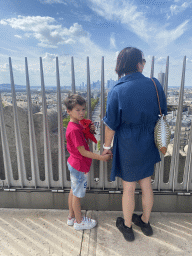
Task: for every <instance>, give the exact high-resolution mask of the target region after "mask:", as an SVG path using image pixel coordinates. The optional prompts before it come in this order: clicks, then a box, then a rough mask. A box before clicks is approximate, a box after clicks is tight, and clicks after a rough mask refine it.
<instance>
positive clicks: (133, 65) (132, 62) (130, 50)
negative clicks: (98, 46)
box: [115, 47, 143, 78]
mask: <svg viewBox="0 0 192 256" xmlns="http://www.w3.org/2000/svg"><path fill="white" fill-rule="evenodd" d="M142 61H143V59H142V51H141V50H139V49H137V48H134V47H126V48H124V49H123V50H122V51H121V52H120V53H119V55H118V57H117V64H116V68H115V71H116V73H117V74H118V76H119V78H120V77H121V76H122V75H124V74H127V73H134V72H137V71H138V69H137V64H138V63H142Z"/></svg>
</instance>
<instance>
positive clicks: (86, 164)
mask: <svg viewBox="0 0 192 256" xmlns="http://www.w3.org/2000/svg"><path fill="white" fill-rule="evenodd" d="M66 139H67V150H68V152H69V154H70V156H69V158H68V163H69V164H70V165H71V166H72V167H73V168H75V169H76V170H77V171H80V172H85V173H87V172H89V170H90V167H91V163H92V159H91V158H87V157H84V156H82V155H81V154H80V153H79V150H78V149H77V147H80V146H84V147H85V149H86V150H88V151H90V149H89V146H88V144H87V142H86V140H85V137H84V134H83V126H82V125H81V124H77V123H73V122H69V124H68V126H67V130H66Z"/></svg>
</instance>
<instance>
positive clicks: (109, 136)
mask: <svg viewBox="0 0 192 256" xmlns="http://www.w3.org/2000/svg"><path fill="white" fill-rule="evenodd" d="M114 134H115V131H113V130H111V129H110V128H109V127H108V126H107V125H105V147H111V142H112V140H113V137H114ZM106 154H112V151H111V149H104V150H103V153H102V155H106Z"/></svg>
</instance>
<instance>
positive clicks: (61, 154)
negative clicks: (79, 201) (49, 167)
mask: <svg viewBox="0 0 192 256" xmlns="http://www.w3.org/2000/svg"><path fill="white" fill-rule="evenodd" d="M56 80H57V115H58V167H59V185H60V186H61V187H62V189H63V187H64V184H63V182H65V181H67V172H66V165H65V145H64V132H63V119H62V107H61V87H60V76H59V61H58V57H56ZM63 174H64V175H63ZM63 176H64V177H63Z"/></svg>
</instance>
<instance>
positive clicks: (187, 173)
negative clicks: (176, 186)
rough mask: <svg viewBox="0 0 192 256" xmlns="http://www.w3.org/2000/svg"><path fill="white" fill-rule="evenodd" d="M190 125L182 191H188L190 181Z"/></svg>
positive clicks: (191, 166)
mask: <svg viewBox="0 0 192 256" xmlns="http://www.w3.org/2000/svg"><path fill="white" fill-rule="evenodd" d="M190 176H192V125H191V128H190V136H189V141H188V151H187V156H186V160H185V168H184V176H183V190H187V192H188V191H189V188H190V180H191V178H192V177H190Z"/></svg>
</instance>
